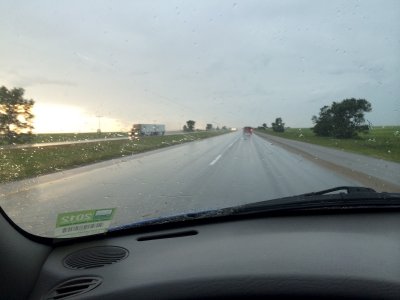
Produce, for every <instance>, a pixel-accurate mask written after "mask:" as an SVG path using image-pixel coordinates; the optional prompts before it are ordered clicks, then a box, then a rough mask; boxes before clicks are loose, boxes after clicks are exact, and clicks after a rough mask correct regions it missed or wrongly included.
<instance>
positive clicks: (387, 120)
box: [0, 0, 400, 133]
mask: <svg viewBox="0 0 400 300" xmlns="http://www.w3.org/2000/svg"><path fill="white" fill-rule="evenodd" d="M0 14H1V17H0V41H1V47H0V85H5V86H6V87H8V88H12V87H22V88H24V89H25V91H26V94H25V96H26V97H27V98H29V99H34V100H35V101H36V104H35V106H34V113H35V116H36V117H35V122H34V126H35V132H38V133H39V132H87V131H96V130H97V128H98V127H99V123H100V128H101V130H102V131H120V130H123V131H126V130H129V128H130V127H131V126H132V124H133V123H161V124H166V127H167V130H176V129H180V128H182V126H183V125H184V124H185V122H186V121H187V120H189V119H191V120H195V121H196V127H197V128H205V126H206V123H212V124H213V125H214V126H215V127H216V126H220V127H221V126H228V127H242V126H260V125H261V124H262V123H267V124H268V125H270V124H271V122H273V121H274V120H275V118H277V117H282V118H283V121H284V122H285V123H286V125H287V126H290V127H311V126H312V122H311V117H312V116H313V115H317V114H318V112H319V109H320V108H321V107H322V106H324V105H330V104H331V103H332V102H333V101H341V100H343V99H346V98H352V97H354V98H364V99H367V100H368V101H370V102H371V104H372V108H373V111H372V112H371V113H367V114H366V119H367V120H368V121H369V122H371V123H372V124H373V125H400V1H397V0H394V1H388V0H380V1H378V0H377V1H347V0H346V1H319V0H314V1H294V0H293V1H282V0H277V1H249V0H246V1H208V0H202V1H164V0H159V1H144V0H143V1H139V0H138V1H88V0H86V1H80V0H79V1H76V0H68V1H53V0H49V1H41V0H35V1H16V0H3V1H1V2H0Z"/></svg>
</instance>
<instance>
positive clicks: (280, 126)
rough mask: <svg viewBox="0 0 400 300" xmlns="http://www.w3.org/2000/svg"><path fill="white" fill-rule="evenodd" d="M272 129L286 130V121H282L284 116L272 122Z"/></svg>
mask: <svg viewBox="0 0 400 300" xmlns="http://www.w3.org/2000/svg"><path fill="white" fill-rule="evenodd" d="M271 125H272V130H273V131H275V132H284V131H285V123H283V122H282V118H276V119H275V122H274V123H272V124H271Z"/></svg>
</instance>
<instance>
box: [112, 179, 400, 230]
mask: <svg viewBox="0 0 400 300" xmlns="http://www.w3.org/2000/svg"><path fill="white" fill-rule="evenodd" d="M338 191H346V193H335V194H332V193H333V192H338ZM375 207H379V208H383V207H384V208H389V207H390V208H400V193H379V192H376V191H375V190H373V189H370V188H365V187H351V186H342V187H336V188H332V189H328V190H323V191H318V192H313V193H307V194H301V195H297V196H291V197H285V198H278V199H273V200H265V201H260V202H255V203H250V204H244V205H239V206H235V207H228V208H222V209H216V210H207V211H200V212H190V213H184V214H178V215H172V216H165V217H159V218H153V219H145V220H142V221H136V222H132V223H131V224H125V225H120V226H116V227H113V228H110V229H109V230H108V232H113V231H114V232H115V231H120V230H126V229H133V228H139V227H147V226H152V225H161V224H167V223H176V222H183V221H191V220H199V219H211V218H218V217H224V216H234V215H243V214H254V213H265V212H277V211H296V210H308V209H319V210H321V209H332V208H336V209H337V208H340V209H348V208H358V209H360V208H375Z"/></svg>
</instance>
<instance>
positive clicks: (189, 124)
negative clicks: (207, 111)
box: [186, 120, 196, 131]
mask: <svg viewBox="0 0 400 300" xmlns="http://www.w3.org/2000/svg"><path fill="white" fill-rule="evenodd" d="M195 124H196V121H193V120H189V121H186V126H187V131H194V125H195Z"/></svg>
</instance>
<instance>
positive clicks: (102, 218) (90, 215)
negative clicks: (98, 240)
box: [54, 208, 116, 237]
mask: <svg viewBox="0 0 400 300" xmlns="http://www.w3.org/2000/svg"><path fill="white" fill-rule="evenodd" d="M115 210H116V208H104V209H93V210H81V211H73V212H67V213H62V214H59V215H58V216H57V223H56V229H55V231H54V236H55V237H78V236H84V235H92V234H98V233H103V232H106V231H107V229H108V228H109V227H110V224H111V221H112V218H113V217H114V213H115Z"/></svg>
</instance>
